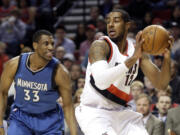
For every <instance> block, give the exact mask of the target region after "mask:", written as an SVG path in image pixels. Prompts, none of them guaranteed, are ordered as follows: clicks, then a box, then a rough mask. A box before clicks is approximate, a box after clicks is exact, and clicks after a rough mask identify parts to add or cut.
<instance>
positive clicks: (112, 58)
mask: <svg viewBox="0 0 180 135" xmlns="http://www.w3.org/2000/svg"><path fill="white" fill-rule="evenodd" d="M100 40H105V41H106V42H107V43H108V45H109V47H110V55H109V58H108V60H107V61H108V64H109V67H110V68H111V67H114V66H117V65H118V64H121V63H124V62H125V61H126V60H127V59H128V58H129V57H131V56H132V55H133V53H134V50H135V48H134V44H133V42H132V41H130V40H127V43H126V52H125V54H122V53H120V51H119V49H118V47H117V45H116V44H115V43H114V42H113V41H111V40H110V38H109V37H107V36H103V37H101V39H100ZM138 68H139V60H138V61H137V62H136V64H134V65H133V67H132V68H131V69H129V71H128V72H126V73H125V75H122V76H119V78H118V79H117V80H116V81H115V82H113V83H112V84H111V86H110V87H109V88H107V89H105V90H100V89H99V88H98V87H96V85H95V82H94V78H93V76H92V73H91V64H90V63H89V62H88V67H87V71H86V83H85V87H84V90H83V93H82V95H81V104H84V105H88V106H94V107H97V108H106V109H114V108H119V106H127V102H128V101H129V100H130V95H129V94H130V85H131V83H132V81H133V80H134V79H135V78H136V76H137V73H138ZM119 70H121V69H119ZM102 79H103V78H102ZM104 83H106V82H104Z"/></svg>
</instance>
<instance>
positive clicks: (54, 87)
mask: <svg viewBox="0 0 180 135" xmlns="http://www.w3.org/2000/svg"><path fill="white" fill-rule="evenodd" d="M58 66H59V62H57V63H56V64H55V66H54V68H53V71H52V76H51V84H52V88H53V89H55V90H57V89H58V86H57V85H56V81H55V76H56V73H57V69H58ZM59 94H60V93H59Z"/></svg>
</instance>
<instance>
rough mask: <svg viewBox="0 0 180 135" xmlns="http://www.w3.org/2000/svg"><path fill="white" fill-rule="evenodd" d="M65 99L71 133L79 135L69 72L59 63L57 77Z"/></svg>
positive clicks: (60, 90)
mask: <svg viewBox="0 0 180 135" xmlns="http://www.w3.org/2000/svg"><path fill="white" fill-rule="evenodd" d="M55 81H56V84H57V85H58V88H59V92H60V94H61V97H62V101H63V110H64V115H65V119H66V122H67V124H68V127H69V129H70V133H71V135H77V126H76V119H75V113H74V107H73V102H72V89H71V82H70V77H69V75H68V73H67V72H66V71H65V69H63V67H62V65H59V67H58V69H57V74H56V77H55Z"/></svg>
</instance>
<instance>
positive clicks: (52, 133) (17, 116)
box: [8, 106, 64, 135]
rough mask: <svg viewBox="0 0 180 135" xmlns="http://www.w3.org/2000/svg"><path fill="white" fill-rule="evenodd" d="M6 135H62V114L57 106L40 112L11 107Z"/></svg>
mask: <svg viewBox="0 0 180 135" xmlns="http://www.w3.org/2000/svg"><path fill="white" fill-rule="evenodd" d="M9 124H10V125H9V127H8V135H63V134H64V116H63V111H62V109H60V108H59V107H57V108H56V109H54V110H51V111H48V112H45V113H42V114H30V113H27V112H24V111H22V110H20V109H19V108H18V107H16V106H14V107H12V110H11V114H10V121H9Z"/></svg>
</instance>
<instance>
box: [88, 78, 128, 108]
mask: <svg viewBox="0 0 180 135" xmlns="http://www.w3.org/2000/svg"><path fill="white" fill-rule="evenodd" d="M90 83H91V85H92V87H93V88H94V89H95V90H97V92H99V93H100V94H101V95H103V96H104V97H106V98H107V99H110V100H111V101H113V102H115V103H117V104H120V105H122V106H125V107H127V101H125V100H123V99H120V98H119V97H117V96H116V95H114V94H112V93H111V92H109V91H108V90H107V89H105V90H100V89H99V88H98V87H97V86H96V85H95V81H94V78H93V76H92V75H91V76H90Z"/></svg>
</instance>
